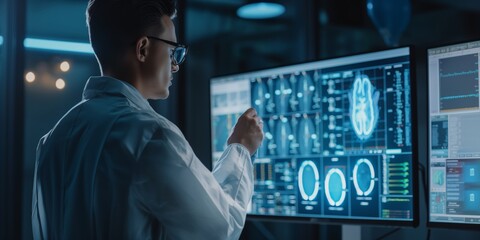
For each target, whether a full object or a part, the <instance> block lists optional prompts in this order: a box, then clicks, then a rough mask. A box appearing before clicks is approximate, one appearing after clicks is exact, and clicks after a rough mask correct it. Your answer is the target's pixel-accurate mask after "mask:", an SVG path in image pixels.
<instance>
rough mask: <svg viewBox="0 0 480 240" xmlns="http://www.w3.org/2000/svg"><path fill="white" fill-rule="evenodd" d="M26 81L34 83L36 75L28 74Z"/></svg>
mask: <svg viewBox="0 0 480 240" xmlns="http://www.w3.org/2000/svg"><path fill="white" fill-rule="evenodd" d="M25 80H26V81H27V82H29V83H32V82H33V81H35V73H33V72H28V73H27V74H25Z"/></svg>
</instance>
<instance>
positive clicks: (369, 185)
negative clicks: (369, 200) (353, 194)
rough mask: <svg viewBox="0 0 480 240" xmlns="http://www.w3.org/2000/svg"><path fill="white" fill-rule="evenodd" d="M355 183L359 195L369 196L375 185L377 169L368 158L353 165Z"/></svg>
mask: <svg viewBox="0 0 480 240" xmlns="http://www.w3.org/2000/svg"><path fill="white" fill-rule="evenodd" d="M353 185H354V186H355V190H356V191H357V195H359V196H368V195H370V193H372V191H373V188H374V187H375V170H374V169H373V165H372V162H370V160H368V159H366V158H362V159H360V160H358V161H357V163H356V164H355V167H353Z"/></svg>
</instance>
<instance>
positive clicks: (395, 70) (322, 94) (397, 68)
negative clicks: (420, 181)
mask: <svg viewBox="0 0 480 240" xmlns="http://www.w3.org/2000/svg"><path fill="white" fill-rule="evenodd" d="M411 75H412V73H411V64H410V49H409V48H398V49H391V50H386V51H380V52H373V53H367V54H361V55H356V56H348V57H342V58H336V59H330V60H322V61H317V62H310V63H304V64H297V65H292V66H285V67H279V68H273V69H266V70H261V71H255V72H248V73H242V74H237V75H230V76H222V77H216V78H214V79H212V81H211V113H212V115H211V117H212V157H213V159H214V160H216V159H218V158H219V157H220V155H221V154H222V152H223V150H224V149H225V147H226V140H227V138H228V135H229V133H230V131H231V129H232V127H233V126H234V125H235V122H236V119H237V118H238V116H239V115H240V114H241V113H242V112H243V111H245V110H246V109H247V108H248V107H254V108H255V109H256V110H257V113H258V115H259V116H260V117H261V118H262V119H263V122H264V125H263V126H264V133H265V138H264V141H263V143H262V145H261V147H260V148H259V150H258V153H257V154H256V158H255V160H254V169H255V190H254V195H253V199H252V203H251V206H250V209H249V216H250V217H273V218H276V219H289V220H307V221H317V220H318V221H333V222H335V221H336V222H356V223H382V224H392V225H414V224H415V221H416V218H415V215H416V210H415V208H416V207H415V202H416V188H415V181H416V178H415V173H416V172H415V169H416V159H415V154H414V146H415V143H414V140H415V137H414V136H415V135H414V134H415V131H414V124H413V123H412V119H413V118H412V114H413V113H414V111H413V110H412V94H411V93H412V81H411V80H410V79H411Z"/></svg>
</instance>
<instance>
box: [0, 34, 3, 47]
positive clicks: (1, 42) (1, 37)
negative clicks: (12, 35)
mask: <svg viewBox="0 0 480 240" xmlns="http://www.w3.org/2000/svg"><path fill="white" fill-rule="evenodd" d="M2 44H3V36H0V45H2Z"/></svg>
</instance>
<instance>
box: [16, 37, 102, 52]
mask: <svg viewBox="0 0 480 240" xmlns="http://www.w3.org/2000/svg"><path fill="white" fill-rule="evenodd" d="M23 45H24V46H25V47H26V48H33V49H39V50H50V51H62V52H76V53H89V54H93V49H92V46H91V45H90V43H79V42H66V41H57V40H47V39H36V38H25V41H24V42H23Z"/></svg>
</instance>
